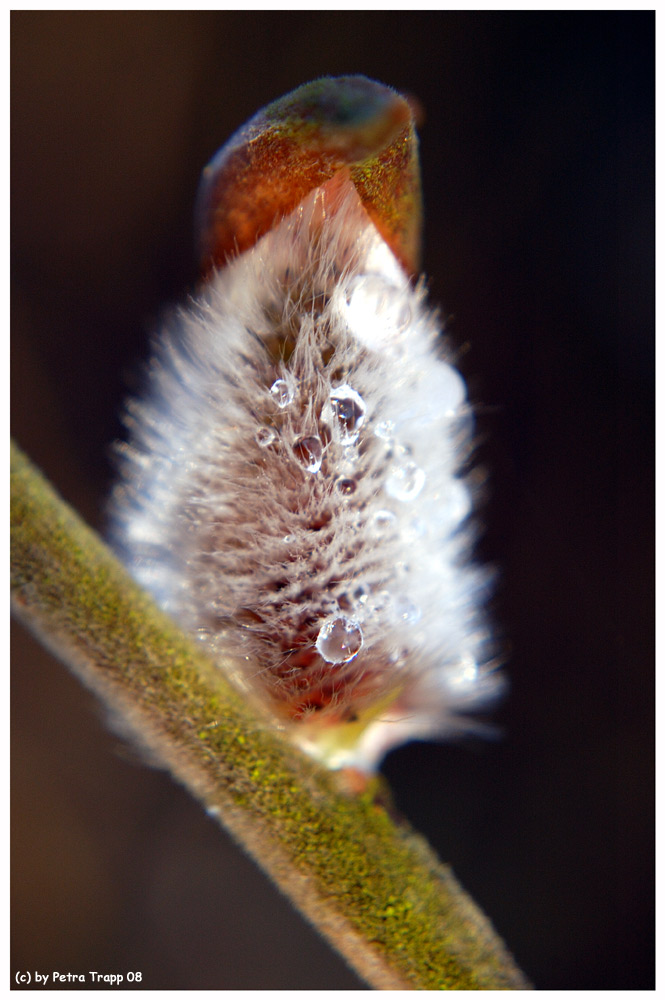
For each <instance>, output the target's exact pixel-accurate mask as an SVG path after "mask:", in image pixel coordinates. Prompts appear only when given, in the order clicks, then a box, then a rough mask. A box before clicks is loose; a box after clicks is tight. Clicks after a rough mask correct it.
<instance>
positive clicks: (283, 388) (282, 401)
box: [270, 378, 295, 410]
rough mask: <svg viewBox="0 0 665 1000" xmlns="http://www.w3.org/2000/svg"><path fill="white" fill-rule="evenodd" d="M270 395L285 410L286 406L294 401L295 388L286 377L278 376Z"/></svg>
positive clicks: (271, 387)
mask: <svg viewBox="0 0 665 1000" xmlns="http://www.w3.org/2000/svg"><path fill="white" fill-rule="evenodd" d="M270 395H271V396H272V398H273V399H274V400H275V402H276V403H277V405H278V406H279V408H280V410H283V409H284V407H285V406H288V405H289V404H290V403H292V402H293V399H294V396H295V390H294V388H293V385H291V384H290V383H289V382H287V381H286V379H283V378H278V379H277V381H275V382H273V384H272V385H271V386H270Z"/></svg>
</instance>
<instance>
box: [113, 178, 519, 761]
mask: <svg viewBox="0 0 665 1000" xmlns="http://www.w3.org/2000/svg"><path fill="white" fill-rule="evenodd" d="M424 297H425V295H424V289H423V286H422V284H420V285H418V286H417V287H415V288H414V287H412V285H411V284H410V282H409V280H408V278H407V277H406V276H405V274H404V272H403V271H402V269H401V268H400V266H399V264H398V263H397V260H396V259H395V257H394V256H393V254H392V253H391V251H390V249H389V248H388V246H387V244H386V243H385V242H384V240H383V239H382V238H381V236H380V235H379V233H378V232H377V229H376V228H375V226H374V225H373V223H372V222H371V221H370V219H369V217H368V215H367V213H366V212H365V210H364V208H363V207H362V204H361V203H360V200H359V198H358V195H357V193H356V191H355V188H354V187H353V185H352V184H351V183H350V182H348V183H345V184H343V185H341V186H338V187H337V188H336V189H335V190H334V191H330V190H326V189H325V188H321V189H317V190H315V191H314V192H312V194H311V195H310V196H309V198H307V199H306V200H305V201H304V202H303V203H302V204H301V205H300V206H299V207H298V209H297V210H296V211H295V212H294V213H293V214H291V215H290V216H289V217H287V218H285V219H284V220H283V221H281V222H278V223H277V224H276V225H275V227H274V228H273V229H272V230H271V231H270V232H268V234H267V235H265V236H263V237H262V238H261V239H260V240H259V241H258V242H257V243H256V244H255V246H254V247H253V248H252V249H250V250H247V251H246V252H244V253H243V254H241V255H239V256H237V257H236V258H235V259H234V260H232V261H231V262H230V263H228V265H227V266H226V267H225V268H223V269H222V270H220V271H219V272H216V273H214V274H213V276H212V277H211V278H210V280H209V282H208V283H207V284H206V285H205V287H203V288H202V289H201V290H200V293H199V294H198V295H197V297H196V298H195V299H194V300H193V301H192V302H191V303H190V304H189V306H188V307H187V308H185V309H183V310H181V311H180V312H179V313H178V315H177V316H176V317H175V319H174V321H173V322H171V323H170V324H169V329H168V330H167V331H166V332H165V333H164V335H163V336H162V337H161V339H160V340H159V342H158V343H157V345H156V348H155V352H154V356H153V359H152V361H151V364H150V369H149V389H148V393H147V398H146V399H145V400H144V401H141V402H137V401H134V402H131V403H130V404H129V406H128V416H127V425H128V427H129V430H130V432H131V441H130V443H129V444H127V445H124V446H121V451H122V463H121V464H122V479H121V481H120V483H119V484H118V486H117V488H116V490H115V493H114V497H113V501H112V509H113V532H114V538H115V541H116V543H117V545H118V546H119V548H120V550H121V552H122V553H123V554H124V556H125V559H126V561H127V563H128V565H129V567H130V569H131V571H132V573H133V574H134V576H135V577H136V579H137V580H138V581H139V582H140V583H141V584H143V585H144V586H145V587H146V588H147V589H148V590H150V591H151V592H152V593H153V594H154V596H155V597H156V599H157V601H158V602H159V603H160V604H161V606H162V607H163V608H164V609H165V610H166V611H167V612H168V613H169V614H170V615H171V616H172V617H173V618H174V619H175V620H177V621H178V622H179V623H180V624H181V625H182V626H183V627H184V628H185V629H186V630H188V631H189V632H191V633H193V634H194V635H196V636H198V637H199V638H200V639H201V641H202V642H203V643H204V644H205V646H206V647H207V648H208V650H209V651H210V653H211V654H212V656H213V657H218V659H219V662H220V664H223V665H225V666H226V668H227V669H229V667H228V665H229V664H231V665H232V666H231V669H230V673H231V677H232V680H234V681H235V683H236V684H239V685H240V686H242V687H243V688H244V689H245V690H246V691H247V692H248V694H249V695H250V696H251V697H252V698H253V699H254V700H255V701H257V702H258V703H260V705H261V706H262V707H263V709H264V710H265V712H266V713H267V716H268V717H269V718H271V719H272V720H273V721H274V722H276V724H277V725H278V726H279V727H280V728H282V729H284V730H285V732H286V733H287V734H288V735H290V736H291V737H292V738H293V739H295V740H296V741H297V742H298V743H299V744H300V745H301V746H302V747H304V748H305V749H306V750H308V751H309V752H310V753H312V754H313V755H314V756H317V757H318V758H320V759H322V760H324V761H325V762H326V763H327V764H328V765H329V766H332V767H338V766H343V765H344V766H346V765H350V766H354V767H357V768H360V769H365V770H371V769H373V768H374V767H376V766H377V764H378V762H379V761H380V759H381V757H382V756H383V754H384V753H385V752H386V750H387V749H389V748H390V747H391V746H393V745H395V744H397V743H400V742H403V741H405V740H408V739H411V738H413V737H427V736H432V735H435V734H438V735H446V734H450V733H453V732H456V731H459V730H460V729H463V728H464V727H465V725H466V723H465V722H464V720H463V718H462V717H461V716H460V713H464V712H466V711H467V710H469V709H473V708H476V707H478V706H482V705H484V704H486V703H487V702H488V701H489V700H490V699H491V698H492V697H493V696H494V695H495V694H496V693H497V691H498V690H499V688H500V685H501V680H500V676H499V675H498V674H497V672H496V671H495V670H494V669H493V666H492V664H491V663H490V662H489V660H490V646H489V639H488V630H487V627H486V625H485V623H484V620H483V614H482V605H483V602H484V600H485V598H486V594H487V589H488V574H487V573H485V572H484V571H482V570H481V569H479V568H478V567H477V566H475V565H474V563H473V561H472V559H471V555H470V548H471V540H472V535H471V531H470V528H469V523H470V522H469V519H468V516H469V514H470V512H471V507H472V495H471V494H472V490H471V489H470V487H469V484H468V482H467V481H466V480H465V478H464V477H463V476H462V474H461V469H462V467H463V465H464V464H465V462H466V461H467V459H468V456H469V448H470V434H471V426H472V419H471V410H470V406H469V404H468V402H467V399H466V390H465V386H464V382H463V380H462V378H461V376H460V375H459V373H458V372H457V371H456V369H455V368H454V367H452V366H451V364H450V361H449V360H446V358H445V357H444V354H443V352H444V345H443V343H442V337H441V331H440V328H439V324H438V322H437V319H436V316H435V315H434V314H433V313H432V312H431V311H429V310H428V309H427V308H426V306H425V304H424Z"/></svg>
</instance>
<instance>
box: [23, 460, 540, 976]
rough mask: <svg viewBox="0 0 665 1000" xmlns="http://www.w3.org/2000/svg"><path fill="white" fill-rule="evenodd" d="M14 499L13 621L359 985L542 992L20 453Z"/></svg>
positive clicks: (406, 837)
mask: <svg viewBox="0 0 665 1000" xmlns="http://www.w3.org/2000/svg"><path fill="white" fill-rule="evenodd" d="M11 490H12V494H11V587H12V606H13V610H14V612H15V614H16V615H17V616H18V618H20V619H21V620H22V621H23V622H24V623H25V624H27V625H28V626H29V627H30V628H31V629H32V630H33V631H34V632H35V633H36V634H37V635H38V636H39V637H40V639H41V640H42V641H43V642H44V644H45V645H46V646H48V647H49V648H50V649H51V650H52V651H53V652H54V653H55V654H56V655H57V656H59V657H60V658H61V659H62V660H63V661H64V662H65V663H66V664H67V665H68V666H69V667H70V668H71V669H72V670H73V671H74V672H75V673H76V674H77V675H78V676H79V677H80V679H81V680H82V681H83V682H84V683H85V684H86V685H87V686H88V687H90V688H91V689H92V690H94V691H95V692H96V693H97V694H98V695H99V696H100V697H101V698H102V699H103V700H104V701H105V703H106V704H107V705H109V706H110V708H111V709H112V711H113V712H114V713H116V714H120V715H121V716H122V717H123V718H124V719H125V721H126V723H127V725H128V726H129V727H130V728H131V730H132V731H133V732H134V733H135V735H136V738H137V740H138V741H139V742H140V743H141V744H142V745H144V746H146V747H147V748H148V749H149V750H150V751H151V753H153V754H154V755H156V756H157V757H158V758H159V759H160V760H161V761H162V762H163V763H164V765H165V766H167V767H168V768H169V769H170V771H171V773H172V774H173V776H174V777H175V778H176V779H177V780H178V781H180V782H182V784H184V785H185V786H186V787H187V788H188V789H189V790H190V791H191V792H192V794H193V795H195V796H196V797H197V798H198V799H200V801H201V802H202V803H203V805H204V806H205V808H206V809H207V810H208V812H209V813H211V814H213V815H215V816H216V817H218V819H219V821H220V822H221V823H222V824H223V825H224V826H225V827H226V828H227V829H228V830H229V831H230V832H231V833H232V834H233V835H234V836H235V837H236V838H237V840H238V841H239V842H240V843H241V844H242V846H243V847H244V848H245V849H246V850H247V851H248V852H249V853H250V854H251V855H252V856H253V857H254V859H255V860H256V861H257V862H258V863H259V864H260V865H261V866H262V867H263V868H264V870H265V871H266V872H267V873H268V874H269V875H270V876H271V878H272V879H274V881H275V882H276V883H277V885H278V886H279V887H280V889H281V890H282V891H283V892H285V893H286V894H287V895H288V896H289V897H290V898H291V900H292V902H293V903H294V904H295V905H296V906H297V907H298V908H299V909H300V910H301V911H302V912H303V913H304V914H305V915H306V916H307V917H308V919H309V920H310V921H311V922H312V923H313V924H314V925H315V926H316V927H317V928H318V929H319V931H320V932H321V933H322V934H323V935H324V936H325V937H327V938H328V940H329V941H330V942H331V943H332V944H333V945H334V947H335V948H337V949H338V951H339V952H341V954H342V955H343V956H344V957H345V958H346V960H347V961H348V962H349V964H350V965H351V966H352V967H353V968H354V969H355V970H356V972H357V973H358V974H359V975H361V976H362V977H364V978H365V979H366V981H367V982H368V983H369V984H370V985H371V986H372V987H374V988H376V989H520V988H528V987H529V984H528V983H527V982H526V980H525V978H524V976H523V975H522V973H521V972H520V970H519V969H518V968H517V967H516V965H515V963H514V962H513V960H512V958H511V956H510V955H509V954H508V953H507V952H506V950H505V948H504V946H503V944H502V942H501V941H500V940H499V938H498V937H497V936H496V934H495V932H494V931H493V929H492V927H491V926H490V924H489V922H488V921H487V919H486V917H485V916H484V915H483V914H482V913H481V912H480V910H479V909H478V908H477V907H476V905H475V904H474V903H473V901H472V900H471V899H470V897H469V896H467V895H466V893H465V892H464V891H463V890H462V888H461V887H460V886H459V884H458V883H457V882H456V880H455V878H454V876H453V875H452V873H451V872H450V870H449V869H448V868H447V867H446V866H445V865H442V864H441V863H440V862H439V861H438V860H437V859H436V857H435V856H434V855H433V853H432V852H431V850H430V848H429V847H428V845H427V844H426V843H425V842H424V840H422V838H420V837H419V836H418V835H417V834H415V833H414V832H413V831H412V830H411V829H410V828H408V827H407V826H406V825H405V824H404V823H402V822H400V823H399V825H398V824H396V823H395V822H394V821H393V820H392V819H391V818H390V816H389V815H388V813H387V811H386V810H385V808H383V806H381V805H380V804H379V803H378V802H377V801H376V795H375V794H374V793H373V792H372V791H371V790H368V791H367V792H365V793H363V794H361V795H351V794H348V793H345V792H344V791H343V790H342V789H341V788H340V782H339V780H338V778H337V776H336V775H335V774H331V773H329V772H324V771H322V770H321V769H320V768H319V767H318V766H317V765H315V764H314V763H313V762H312V761H310V760H309V759H308V758H307V757H305V756H304V755H302V754H301V753H300V752H299V751H297V750H296V749H295V748H294V747H292V746H291V745H290V743H288V742H287V741H286V740H284V739H283V738H282V737H281V736H280V734H279V733H278V732H273V731H272V730H270V729H269V728H268V727H267V725H266V724H265V723H264V722H263V721H262V720H261V718H260V717H259V716H258V715H256V714H255V712H254V710H253V709H252V707H251V706H250V705H249V704H248V703H247V702H246V701H245V700H244V698H243V697H242V696H241V695H240V694H239V692H238V691H236V690H235V689H234V688H233V687H232V686H231V685H230V683H229V682H228V681H227V679H226V677H225V675H224V672H223V671H222V670H220V669H219V667H218V666H215V665H213V664H212V663H211V662H210V661H209V660H208V659H206V658H205V657H204V656H203V655H202V654H201V652H200V650H199V649H198V648H197V647H196V645H195V644H194V643H193V642H192V640H190V639H188V638H187V637H186V636H184V635H183V634H182V633H181V632H179V631H178V629H177V628H176V627H175V626H174V624H173V623H172V622H171V621H170V620H169V619H167V618H166V617H165V616H164V615H163V614H162V613H161V612H160V611H159V610H158V609H157V608H156V607H155V606H154V604H153V603H152V601H151V600H150V598H149V597H148V596H147V595H146V594H144V593H143V592H142V591H141V590H139V588H138V587H137V586H136V584H134V582H133V581H132V580H131V579H130V577H129V576H128V575H127V573H126V572H125V570H124V569H123V568H122V567H121V566H120V564H119V563H118V562H117V560H116V559H115V557H114V556H113V554H112V553H111V552H110V551H109V550H108V548H107V547H106V546H105V545H104V544H103V542H102V541H101V540H100V539H99V538H98V537H97V536H96V535H95V534H94V532H92V531H91V530H90V529H89V528H88V527H87V526H86V525H85V524H84V523H83V522H82V521H81V519H80V518H79V517H78V516H77V514H76V513H75V512H74V511H72V510H71V509H70V508H69V507H68V506H67V505H66V504H65V503H64V502H63V501H62V500H61V499H60V498H59V497H58V496H57V495H56V494H55V492H54V491H53V489H52V488H51V487H50V486H49V484H48V483H47V482H46V481H45V480H44V479H43V477H42V476H41V475H40V473H39V472H38V471H37V470H36V469H35V468H34V467H33V466H32V465H31V464H30V462H29V461H28V459H27V458H26V457H25V456H24V455H23V454H22V452H21V451H20V450H19V449H18V448H16V447H15V446H12V468H11ZM374 792H375V789H374Z"/></svg>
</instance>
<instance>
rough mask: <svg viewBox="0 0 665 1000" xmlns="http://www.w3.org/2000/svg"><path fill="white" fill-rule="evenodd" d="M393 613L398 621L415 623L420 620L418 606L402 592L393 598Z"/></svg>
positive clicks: (409, 623)
mask: <svg viewBox="0 0 665 1000" xmlns="http://www.w3.org/2000/svg"><path fill="white" fill-rule="evenodd" d="M394 613H395V618H396V619H397V620H398V621H402V622H406V623H407V624H408V625H415V624H416V622H419V621H420V616H421V611H420V608H419V607H418V606H417V605H416V604H414V603H413V601H412V600H410V599H409V598H408V597H406V596H405V595H404V594H399V595H398V596H397V597H396V598H395V604H394Z"/></svg>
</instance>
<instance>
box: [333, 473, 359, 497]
mask: <svg viewBox="0 0 665 1000" xmlns="http://www.w3.org/2000/svg"><path fill="white" fill-rule="evenodd" d="M335 486H336V487H337V492H338V493H341V494H342V496H344V497H350V496H352V495H353V494H354V493H355V492H356V489H357V486H358V484H357V483H356V481H355V479H347V478H346V477H345V476H340V477H339V479H338V480H337V482H336V483H335Z"/></svg>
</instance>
